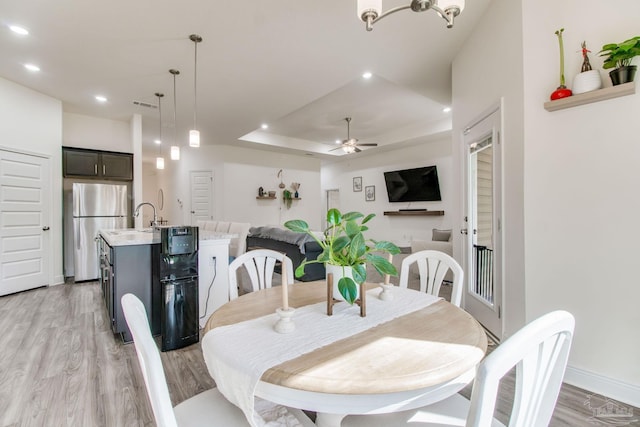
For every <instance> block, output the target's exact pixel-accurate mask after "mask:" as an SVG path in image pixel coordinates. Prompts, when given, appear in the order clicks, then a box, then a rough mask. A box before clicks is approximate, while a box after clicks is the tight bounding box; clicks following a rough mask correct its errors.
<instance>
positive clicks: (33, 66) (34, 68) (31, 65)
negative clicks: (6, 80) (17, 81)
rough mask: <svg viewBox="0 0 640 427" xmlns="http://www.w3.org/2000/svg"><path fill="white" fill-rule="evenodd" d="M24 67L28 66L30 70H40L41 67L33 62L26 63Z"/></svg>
mask: <svg viewBox="0 0 640 427" xmlns="http://www.w3.org/2000/svg"><path fill="white" fill-rule="evenodd" d="M24 68H26V69H27V70H29V71H33V72H36V71H40V67H38V66H37V65H33V64H24Z"/></svg>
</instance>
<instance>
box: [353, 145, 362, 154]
mask: <svg viewBox="0 0 640 427" xmlns="http://www.w3.org/2000/svg"><path fill="white" fill-rule="evenodd" d="M353 148H354V150H355V152H356V153H359V152H361V151H362V150H361V149H359V148H358V147H355V146H354V147H353Z"/></svg>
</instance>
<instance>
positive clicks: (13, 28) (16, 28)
mask: <svg viewBox="0 0 640 427" xmlns="http://www.w3.org/2000/svg"><path fill="white" fill-rule="evenodd" d="M9 29H10V30H11V31H13V32H14V33H16V34H20V35H21V36H26V35H28V34H29V30H27V29H26V28H22V27H19V26H18V25H9Z"/></svg>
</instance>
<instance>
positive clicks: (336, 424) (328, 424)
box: [316, 412, 346, 427]
mask: <svg viewBox="0 0 640 427" xmlns="http://www.w3.org/2000/svg"><path fill="white" fill-rule="evenodd" d="M344 417H346V415H345V414H327V413H325V412H318V414H317V415H316V426H318V427H340V424H341V423H342V419H343V418H344Z"/></svg>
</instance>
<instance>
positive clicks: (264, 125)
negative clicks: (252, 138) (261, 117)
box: [260, 123, 269, 129]
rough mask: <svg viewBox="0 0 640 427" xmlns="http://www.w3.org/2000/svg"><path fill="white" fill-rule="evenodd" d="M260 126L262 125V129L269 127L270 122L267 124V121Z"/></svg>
mask: <svg viewBox="0 0 640 427" xmlns="http://www.w3.org/2000/svg"><path fill="white" fill-rule="evenodd" d="M260 127H261V128H262V129H269V125H268V124H266V123H263V124H261V125H260Z"/></svg>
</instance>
